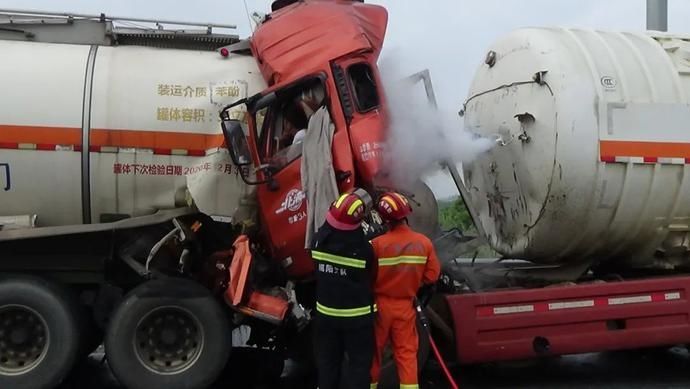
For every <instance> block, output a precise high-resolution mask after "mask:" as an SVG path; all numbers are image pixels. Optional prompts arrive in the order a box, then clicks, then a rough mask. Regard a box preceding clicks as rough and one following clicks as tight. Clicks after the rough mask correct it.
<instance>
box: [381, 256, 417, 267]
mask: <svg viewBox="0 0 690 389" xmlns="http://www.w3.org/2000/svg"><path fill="white" fill-rule="evenodd" d="M425 263H426V257H425V256H421V255H400V256H397V257H387V258H379V266H395V265H403V264H404V265H424V264H425Z"/></svg>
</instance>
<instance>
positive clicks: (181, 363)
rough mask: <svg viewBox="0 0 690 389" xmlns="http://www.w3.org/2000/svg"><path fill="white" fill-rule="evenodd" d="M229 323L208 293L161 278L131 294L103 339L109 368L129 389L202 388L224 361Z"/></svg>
mask: <svg viewBox="0 0 690 389" xmlns="http://www.w3.org/2000/svg"><path fill="white" fill-rule="evenodd" d="M230 348H231V338H230V324H229V323H228V318H227V316H226V313H225V312H224V311H223V309H222V308H221V307H220V305H219V304H218V302H217V301H216V300H215V299H214V298H213V296H211V294H210V293H209V291H208V290H206V289H205V288H204V287H202V286H201V285H199V284H197V283H194V282H192V281H188V280H183V279H164V280H154V281H149V282H146V283H144V284H142V285H140V286H138V287H137V288H135V289H133V290H132V291H131V292H130V293H129V294H128V295H127V296H126V297H125V299H124V300H123V302H122V304H121V305H120V306H119V307H118V308H117V309H116V310H115V313H114V315H113V316H112V318H111V320H110V323H109V325H108V330H107V331H106V336H105V352H106V356H107V359H108V362H109V364H110V367H111V369H112V371H113V373H114V374H115V377H117V379H118V380H120V382H121V383H122V384H124V385H125V386H126V387H127V388H129V389H152V388H165V389H202V388H206V387H208V386H209V385H211V384H212V383H213V382H214V381H215V380H216V378H217V377H218V375H219V374H220V373H221V371H222V370H223V368H224V367H225V363H226V362H227V360H228V357H229V356H230Z"/></svg>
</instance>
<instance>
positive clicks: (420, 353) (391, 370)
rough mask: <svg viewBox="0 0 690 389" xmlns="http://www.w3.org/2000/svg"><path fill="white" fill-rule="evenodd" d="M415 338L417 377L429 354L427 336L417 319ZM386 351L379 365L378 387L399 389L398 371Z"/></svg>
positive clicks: (390, 355) (429, 348) (429, 347)
mask: <svg viewBox="0 0 690 389" xmlns="http://www.w3.org/2000/svg"><path fill="white" fill-rule="evenodd" d="M417 336H418V338H419V348H418V349H417V374H418V375H419V373H420V372H421V371H422V369H423V368H424V365H426V361H427V360H428V359H429V353H430V352H431V344H430V343H429V335H427V332H426V330H425V329H424V327H423V326H422V323H421V322H420V321H419V319H417ZM388 348H390V345H389V346H388V347H387V349H388ZM386 351H388V350H386ZM386 351H384V360H383V363H382V364H381V373H380V376H379V385H378V387H379V388H380V389H393V388H399V387H400V380H399V379H398V369H397V367H396V366H395V360H393V356H392V354H390V353H389V352H386ZM386 354H387V355H386Z"/></svg>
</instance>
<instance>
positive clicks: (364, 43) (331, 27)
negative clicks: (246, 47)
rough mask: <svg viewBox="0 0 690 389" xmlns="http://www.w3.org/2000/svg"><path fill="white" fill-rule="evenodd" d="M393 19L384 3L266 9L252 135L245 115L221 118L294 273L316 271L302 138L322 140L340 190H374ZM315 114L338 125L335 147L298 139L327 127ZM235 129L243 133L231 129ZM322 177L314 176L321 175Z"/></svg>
mask: <svg viewBox="0 0 690 389" xmlns="http://www.w3.org/2000/svg"><path fill="white" fill-rule="evenodd" d="M387 18H388V16H387V12H386V10H385V9H384V8H383V7H380V6H375V5H369V4H363V3H358V2H349V1H304V2H296V3H294V4H290V5H287V6H285V7H283V8H281V9H279V10H277V11H276V12H274V13H272V14H270V15H269V16H267V17H266V19H265V20H264V21H263V23H262V24H261V25H259V27H258V28H257V30H256V31H255V32H254V34H253V36H252V38H251V51H252V53H253V55H254V57H255V58H256V60H257V63H258V64H259V68H260V69H261V73H262V75H263V77H264V79H265V80H266V82H267V84H268V85H269V87H268V88H267V89H266V90H264V91H262V92H261V93H259V94H257V95H255V96H251V97H249V98H247V99H246V101H244V102H243V103H244V104H245V105H246V110H247V112H248V120H247V123H248V129H247V142H246V143H245V142H244V141H243V137H242V136H240V135H239V131H241V126H239V123H238V122H235V123H232V121H231V120H230V118H229V116H227V115H226V116H224V117H223V119H224V123H223V124H224V130H225V133H226V135H227V136H228V141H227V142H226V143H227V144H228V146H229V148H230V152H231V155H232V156H233V160H234V162H235V163H236V164H238V165H240V166H241V167H243V169H241V171H242V174H243V177H244V178H245V180H246V182H247V183H250V184H256V185H259V186H258V188H257V194H258V204H259V216H260V222H261V225H262V226H263V227H264V228H263V231H262V239H263V241H264V243H265V244H266V246H267V247H268V248H269V250H270V253H271V257H273V258H275V259H277V260H279V261H281V262H282V263H283V265H284V266H285V268H286V271H287V272H288V274H289V275H290V276H292V277H298V278H300V277H305V276H308V275H310V274H311V272H312V271H313V263H312V260H311V258H310V257H309V255H308V253H307V251H306V250H305V231H306V230H307V228H308V226H307V221H308V220H309V219H310V218H309V215H308V210H307V209H308V207H307V202H308V201H307V194H306V193H305V190H304V189H303V188H302V186H303V185H302V183H303V182H304V177H302V175H303V174H307V172H305V171H303V168H302V166H303V164H302V156H303V153H304V152H306V149H305V150H303V146H305V147H307V146H306V145H307V144H309V145H310V146H312V147H321V149H320V150H314V149H310V151H311V152H312V153H314V155H315V158H320V159H322V161H321V163H322V164H324V165H326V166H328V165H331V162H332V167H333V177H334V179H335V185H337V190H338V191H340V192H342V191H346V190H348V189H350V188H352V187H354V186H355V185H356V186H360V187H365V188H368V189H374V188H375V186H376V184H377V179H379V177H380V171H381V166H382V158H383V142H384V140H385V135H386V111H385V109H384V104H383V103H384V99H383V95H384V94H383V90H382V86H381V82H380V77H379V73H378V68H377V66H376V61H377V59H378V56H379V53H380V51H381V47H382V44H383V38H384V36H385V32H386V23H387ZM295 20H299V21H300V23H295ZM233 106H234V105H233ZM322 107H325V109H326V111H325V112H321V115H320V116H319V115H318V114H317V113H316V111H317V110H319V108H322ZM321 116H325V117H321ZM315 117H319V118H320V120H321V123H322V124H323V126H329V127H330V126H332V127H331V129H330V130H329V129H326V128H324V129H323V130H324V133H330V131H331V130H332V141H331V142H330V143H329V142H328V140H325V142H326V143H325V144H326V145H327V146H328V145H329V144H330V155H324V154H328V150H325V151H326V153H323V152H320V151H324V146H323V145H324V144H323V143H321V145H320V146H319V144H316V146H314V142H300V141H299V140H297V141H295V139H297V138H298V136H297V133H298V132H299V131H302V133H305V132H306V131H321V130H322V128H320V127H318V126H316V125H314V123H313V121H312V120H310V119H311V118H315ZM231 128H234V129H235V131H236V132H237V134H236V135H237V136H233V135H232V134H230V132H231V131H230V130H231ZM312 128H313V129H312ZM306 136H307V137H309V135H306ZM293 138H295V139H293ZM315 177H316V176H315V175H314V176H312V177H309V179H319V178H315ZM327 184H331V182H326V181H325V182H324V183H323V185H327ZM315 206H321V208H323V204H315ZM312 212H316V213H318V210H317V211H312Z"/></svg>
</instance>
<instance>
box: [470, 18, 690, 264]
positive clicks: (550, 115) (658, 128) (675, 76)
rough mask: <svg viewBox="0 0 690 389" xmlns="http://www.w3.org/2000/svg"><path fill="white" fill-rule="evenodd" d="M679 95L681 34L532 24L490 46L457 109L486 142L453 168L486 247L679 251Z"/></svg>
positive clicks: (562, 255) (683, 197)
mask: <svg viewBox="0 0 690 389" xmlns="http://www.w3.org/2000/svg"><path fill="white" fill-rule="evenodd" d="M689 96H690V40H689V38H688V37H681V36H676V35H647V34H644V33H625V32H602V31H587V30H574V29H560V28H530V29H521V30H517V31H514V32H512V33H510V34H508V35H507V36H504V37H503V38H502V39H500V40H499V41H497V42H496V43H495V44H494V45H493V46H492V47H491V48H490V49H489V51H488V52H487V55H486V59H485V61H484V63H482V65H481V66H480V67H479V69H478V71H477V73H476V75H475V77H474V81H473V83H472V86H471V88H470V91H469V94H468V98H467V101H466V103H465V106H464V118H465V125H466V127H467V128H468V129H469V130H470V131H474V132H476V133H478V134H481V135H483V136H487V137H491V138H493V139H496V146H495V147H494V148H493V149H492V150H491V151H490V152H488V153H486V154H485V155H484V156H482V157H481V158H479V159H478V160H476V161H475V162H474V163H472V164H471V165H467V166H465V169H464V178H465V184H466V186H467V188H468V190H469V193H470V201H469V203H470V206H472V207H474V210H475V211H477V214H478V215H479V219H480V223H481V225H482V227H483V229H484V231H485V233H486V235H487V238H488V240H489V242H490V243H491V245H492V246H493V247H494V248H495V249H496V250H497V251H499V252H500V253H503V254H504V255H506V256H509V257H513V258H524V259H528V260H531V261H533V262H537V263H562V262H568V261H570V262H573V261H579V260H594V261H623V262H624V263H625V264H627V265H632V266H651V265H657V266H658V265H662V266H673V265H677V264H679V263H682V261H684V260H687V258H686V257H687V255H688V245H689V238H690V237H689V234H688V232H689V231H690V177H689V176H690V170H689V169H688V164H689V163H690V105H688V97H689ZM614 263H617V262H614Z"/></svg>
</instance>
